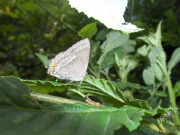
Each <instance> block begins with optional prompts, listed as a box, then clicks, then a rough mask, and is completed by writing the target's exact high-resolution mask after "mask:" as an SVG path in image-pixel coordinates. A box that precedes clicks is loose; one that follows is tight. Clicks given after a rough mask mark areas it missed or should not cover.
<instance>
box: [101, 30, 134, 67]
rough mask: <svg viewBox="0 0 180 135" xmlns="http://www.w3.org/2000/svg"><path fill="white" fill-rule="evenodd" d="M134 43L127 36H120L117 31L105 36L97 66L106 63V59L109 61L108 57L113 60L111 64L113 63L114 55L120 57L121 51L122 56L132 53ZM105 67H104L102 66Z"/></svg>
mask: <svg viewBox="0 0 180 135" xmlns="http://www.w3.org/2000/svg"><path fill="white" fill-rule="evenodd" d="M135 45H136V44H135V42H134V41H132V40H129V36H128V35H122V34H121V33H119V32H117V31H112V32H110V33H109V34H108V35H107V40H106V41H105V42H104V43H103V44H102V46H101V50H102V54H101V57H100V58H99V60H98V64H102V63H106V62H108V63H109V61H107V59H109V55H110V56H111V58H113V61H112V64H113V63H114V62H115V57H114V55H115V53H116V54H117V55H118V56H120V57H121V56H122V50H123V54H127V53H130V52H133V51H134V48H135ZM112 56H113V57H112ZM103 67H106V66H102V68H103Z"/></svg>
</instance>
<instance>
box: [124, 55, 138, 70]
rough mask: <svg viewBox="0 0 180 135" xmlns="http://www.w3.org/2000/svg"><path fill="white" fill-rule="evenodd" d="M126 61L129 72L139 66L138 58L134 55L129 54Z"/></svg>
mask: <svg viewBox="0 0 180 135" xmlns="http://www.w3.org/2000/svg"><path fill="white" fill-rule="evenodd" d="M125 62H126V71H127V72H128V73H129V72H130V71H131V70H133V69H134V68H136V67H137V66H138V63H139V61H138V59H137V58H136V57H135V56H133V55H127V56H126V57H125Z"/></svg>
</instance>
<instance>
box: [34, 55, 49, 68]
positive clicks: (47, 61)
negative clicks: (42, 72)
mask: <svg viewBox="0 0 180 135" xmlns="http://www.w3.org/2000/svg"><path fill="white" fill-rule="evenodd" d="M36 56H37V57H38V58H39V59H40V60H41V62H42V63H43V64H44V66H48V65H49V60H48V57H47V56H45V55H42V54H39V53H36Z"/></svg>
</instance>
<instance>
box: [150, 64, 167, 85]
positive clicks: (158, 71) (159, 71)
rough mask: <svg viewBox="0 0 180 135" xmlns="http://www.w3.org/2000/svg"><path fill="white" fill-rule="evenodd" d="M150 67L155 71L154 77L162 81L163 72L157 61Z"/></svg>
mask: <svg viewBox="0 0 180 135" xmlns="http://www.w3.org/2000/svg"><path fill="white" fill-rule="evenodd" d="M151 66H152V68H153V69H154V73H155V77H156V78H157V79H158V80H159V81H160V82H162V81H163V79H164V74H163V71H162V69H161V67H159V65H158V64H157V63H154V64H152V65H151Z"/></svg>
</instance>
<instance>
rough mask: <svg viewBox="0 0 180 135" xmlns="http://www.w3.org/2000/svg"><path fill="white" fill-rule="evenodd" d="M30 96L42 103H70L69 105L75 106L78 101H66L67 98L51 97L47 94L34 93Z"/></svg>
mask: <svg viewBox="0 0 180 135" xmlns="http://www.w3.org/2000/svg"><path fill="white" fill-rule="evenodd" d="M30 95H31V96H32V97H33V98H35V99H37V100H40V101H44V102H50V103H57V104H59V103H68V104H73V103H76V102H77V101H74V100H70V99H66V98H62V97H56V96H51V95H46V94H40V93H35V92H32V93H30Z"/></svg>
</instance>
